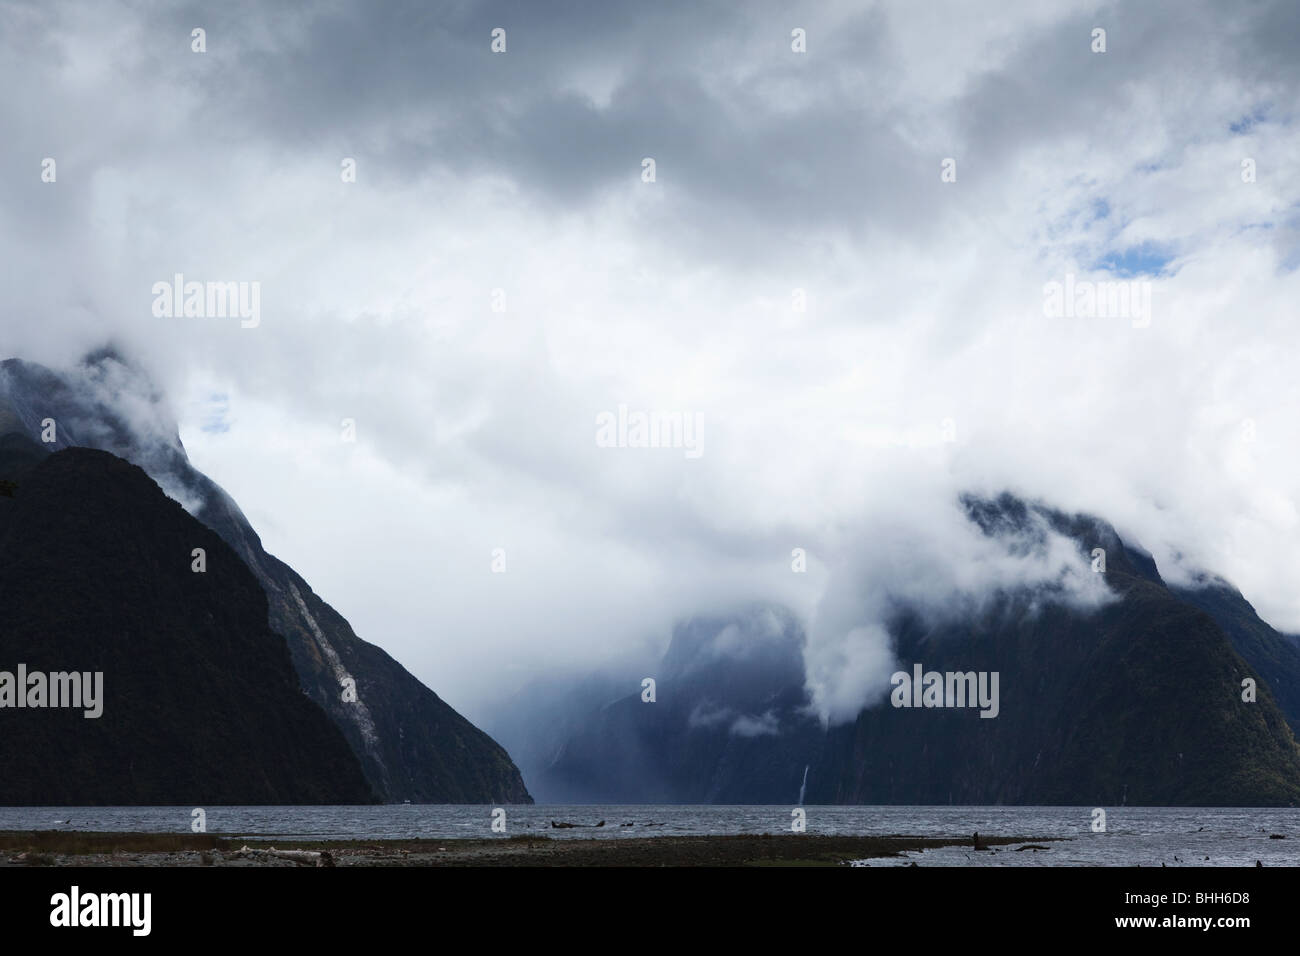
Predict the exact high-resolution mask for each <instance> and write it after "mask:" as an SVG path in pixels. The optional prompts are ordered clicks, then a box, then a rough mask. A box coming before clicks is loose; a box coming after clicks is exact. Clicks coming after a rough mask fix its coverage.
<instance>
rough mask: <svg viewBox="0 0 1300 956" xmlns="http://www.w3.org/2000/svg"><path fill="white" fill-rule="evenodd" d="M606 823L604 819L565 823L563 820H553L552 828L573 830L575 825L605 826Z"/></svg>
mask: <svg viewBox="0 0 1300 956" xmlns="http://www.w3.org/2000/svg"><path fill="white" fill-rule="evenodd" d="M604 825H605V821H604V820H601V821H600V822H599V823H565V822H563V821H556V820H552V821H551V828H552V829H554V830H572V829H573V828H574V827H603V826H604Z"/></svg>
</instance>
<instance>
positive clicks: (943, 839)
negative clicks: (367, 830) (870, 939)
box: [0, 830, 1061, 867]
mask: <svg viewBox="0 0 1300 956" xmlns="http://www.w3.org/2000/svg"><path fill="white" fill-rule="evenodd" d="M1060 839H1061V838H1060V837H1033V838H1029V837H1020V836H995V835H989V836H984V835H980V837H979V843H978V845H976V844H975V843H974V842H973V837H972V836H970V835H962V836H956V835H954V836H939V837H922V836H823V835H819V834H807V833H799V834H795V833H789V834H736V835H727V836H653V837H626V838H621V839H609V838H586V839H584V838H582V837H565V838H563V839H555V838H552V837H549V836H543V835H533V834H527V835H520V836H510V837H507V836H501V837H495V838H476V839H445V840H444V839H415V840H346V839H345V840H274V839H265V838H260V839H259V838H243V837H234V836H229V835H223V834H219V833H211V834H209V833H131V832H120V833H118V832H114V833H105V832H92V831H76V830H3V831H0V867H3V866H103V867H115V866H122V867H135V866H140V867H157V866H290V867H292V866H303V865H311V866H322V865H323V866H398V867H426V866H529V867H533V866H540V867H549V866H839V865H844V864H847V863H848V861H850V860H864V859H873V858H881V857H897V856H899V855H901V854H902V853H905V852H909V851H919V850H928V849H935V848H937V847H952V846H964V847H970V848H971V849H973V850H979V851H984V852H999V850H1000V848H1004V847H1012V846H1016V845H1020V844H1036V845H1042V844H1048V843H1053V842H1059V840H1060ZM273 849H274V850H275V851H278V852H279V853H284V852H286V851H288V853H290V854H293V855H294V856H295V857H296V859H295V858H290V857H289V856H278V855H272V854H271V853H270V852H268V851H270V850H273ZM246 851H247V852H246Z"/></svg>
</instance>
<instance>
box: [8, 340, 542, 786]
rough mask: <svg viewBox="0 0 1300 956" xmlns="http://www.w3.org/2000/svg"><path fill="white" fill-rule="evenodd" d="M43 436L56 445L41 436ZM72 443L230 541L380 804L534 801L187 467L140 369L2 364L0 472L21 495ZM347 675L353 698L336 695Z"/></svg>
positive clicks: (96, 363) (95, 363)
mask: <svg viewBox="0 0 1300 956" xmlns="http://www.w3.org/2000/svg"><path fill="white" fill-rule="evenodd" d="M47 423H48V424H47ZM49 424H52V425H53V429H52V432H51V429H50V428H49V427H48V426H49ZM47 436H48V437H52V439H53V440H52V441H50V442H48V443H47V442H45V441H43V439H44V438H46V437H47ZM71 447H89V448H98V449H101V450H104V451H108V452H111V453H113V454H115V455H118V456H119V457H121V458H124V459H126V460H128V461H130V462H132V463H134V464H137V465H139V466H140V467H142V468H143V469H144V470H145V471H147V472H148V473H149V475H150V476H151V477H152V478H154V479H155V480H156V481H157V482H158V484H159V485H160V486H161V487H162V488H163V490H164V491H165V492H166V493H167V494H168V495H170V496H171V497H172V498H174V499H176V500H177V501H179V502H181V503H182V504H184V505H185V506H186V507H187V508H188V509H189V511H190V513H191V514H193V515H194V516H195V517H196V518H197V519H198V520H199V521H200V522H202V524H204V525H206V526H207V527H208V528H210V529H212V530H213V531H215V532H216V533H217V534H218V535H219V536H220V537H221V539H222V540H224V541H225V543H226V544H228V545H229V546H230V547H231V548H233V550H234V551H235V553H236V554H237V555H238V556H239V557H240V559H241V560H242V561H243V562H244V563H245V564H246V565H247V566H248V569H249V570H251V572H252V573H253V575H254V576H255V578H256V579H257V581H258V582H259V583H260V585H261V587H262V588H263V590H264V591H265V593H266V598H267V601H268V604H269V624H270V627H271V629H272V630H273V631H274V632H275V633H277V634H279V635H280V636H281V637H282V638H283V639H284V640H285V641H286V642H287V645H288V649H289V654H290V658H291V660H292V662H293V666H294V669H295V671H296V672H297V675H298V679H299V681H300V683H301V685H302V687H303V690H304V691H305V692H306V693H307V695H308V696H309V697H310V698H311V699H312V700H313V701H315V703H316V704H317V705H318V706H320V707H321V708H322V709H323V710H324V711H325V713H326V714H327V715H328V716H329V717H330V718H331V719H332V720H333V722H334V723H335V725H337V726H338V728H339V729H340V730H341V731H342V733H343V735H344V737H345V738H346V740H347V742H348V744H349V746H350V747H351V749H352V752H353V753H354V754H355V755H356V757H357V759H358V760H359V762H360V764H361V768H362V770H363V772H364V773H365V776H366V779H367V780H368V781H369V783H370V786H371V788H372V789H373V790H374V792H375V793H376V794H378V795H379V797H380V798H381V799H382V800H384V801H387V802H400V801H403V800H410V801H411V802H413V803H479V802H485V803H486V802H498V803H529V802H531V800H532V798H531V797H530V796H529V794H528V791H527V789H526V788H525V787H524V783H523V779H522V778H521V777H520V775H519V771H518V770H517V769H516V768H515V766H514V764H513V763H512V762H511V760H510V757H509V755H508V754H507V753H506V752H505V750H504V749H502V748H501V747H500V746H499V745H498V744H497V743H496V742H495V741H494V740H492V739H491V738H490V737H488V736H487V735H486V734H484V733H483V732H482V731H480V730H479V729H478V728H476V727H475V726H474V725H473V724H471V723H470V722H469V721H467V720H466V719H465V718H464V717H462V716H461V715H460V714H458V713H457V712H456V711H455V710H454V709H452V708H451V707H450V706H448V705H447V704H446V703H445V702H444V701H443V700H442V699H441V698H440V697H438V695H437V694H435V693H434V692H433V691H431V690H429V689H428V688H427V687H425V686H424V685H423V684H421V683H420V682H419V681H418V680H417V679H416V678H415V677H414V676H412V675H411V674H410V673H409V672H408V671H407V670H406V669H405V668H403V667H402V666H401V664H399V663H398V662H397V661H395V660H393V658H392V657H391V656H390V655H388V654H387V653H386V652H384V651H383V650H382V649H380V648H378V647H376V646H374V645H373V644H369V643H367V642H365V641H363V640H361V639H360V638H358V637H357V636H356V634H355V633H354V632H353V630H352V628H351V626H349V624H348V622H347V621H346V620H345V619H344V618H343V617H342V616H341V615H339V614H338V613H337V612H336V611H335V610H334V609H333V608H332V607H330V606H329V605H328V604H326V603H325V601H323V600H322V599H321V598H320V597H319V596H317V595H316V593H315V592H314V591H312V589H311V587H310V586H309V585H308V584H307V583H306V582H305V581H304V580H303V579H302V577H301V576H300V575H298V574H297V573H296V572H294V570H293V569H292V568H290V567H289V566H288V565H286V564H285V563H284V562H282V561H280V560H278V559H277V558H275V557H273V556H272V555H270V554H268V553H267V552H266V550H265V549H264V548H263V547H262V543H261V540H260V539H259V537H258V535H257V533H256V532H255V531H254V530H253V528H252V526H251V525H250V524H249V522H248V520H247V518H245V517H244V515H243V513H242V512H241V511H240V509H239V507H238V505H236V504H235V502H234V500H233V499H231V497H230V496H229V495H228V494H226V492H225V491H224V490H222V489H221V488H220V487H219V486H218V485H217V484H216V483H215V482H213V481H211V480H210V479H209V478H208V477H207V476H205V475H203V474H202V473H201V472H199V471H198V470H197V469H195V468H194V467H193V466H192V465H191V464H190V462H189V459H188V457H187V455H186V453H185V449H184V447H183V446H182V444H181V441H180V437H179V434H178V433H177V430H176V426H175V424H174V422H173V421H172V420H171V418H170V415H169V414H168V413H167V412H166V410H165V407H164V405H163V402H162V398H161V396H160V395H159V394H158V393H157V391H156V390H155V389H153V387H152V386H151V385H150V384H149V382H148V380H147V378H146V377H145V376H143V375H142V374H141V373H140V372H139V371H138V370H136V369H134V368H133V367H131V366H130V365H129V364H127V363H126V362H125V361H124V360H123V359H122V358H121V356H119V355H118V354H117V353H116V352H115V351H113V350H112V349H103V350H101V351H99V352H96V353H94V354H93V355H91V356H89V357H88V358H87V359H86V360H85V361H84V363H83V364H82V365H81V366H80V367H79V368H78V369H77V370H75V371H73V372H70V373H59V372H55V371H52V370H50V369H48V368H45V367H43V366H40V365H36V364H34V363H30V362H22V361H19V360H16V359H10V360H7V361H4V362H0V456H3V457H0V479H7V480H10V481H13V482H15V483H16V484H18V485H19V491H18V494H19V495H21V494H22V493H23V492H22V487H21V486H22V484H23V482H24V480H25V475H26V474H27V473H28V472H30V470H31V469H32V468H33V467H34V466H35V465H36V463H38V462H39V461H40V460H41V459H42V458H43V457H44V456H46V455H48V454H49V453H50V452H51V451H54V450H57V449H62V448H71ZM4 500H7V499H5V498H3V496H0V501H4ZM348 679H351V680H353V681H355V685H356V700H355V701H345V700H344V687H345V684H344V682H345V681H346V680H348Z"/></svg>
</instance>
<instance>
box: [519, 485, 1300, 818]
mask: <svg viewBox="0 0 1300 956" xmlns="http://www.w3.org/2000/svg"><path fill="white" fill-rule="evenodd" d="M962 504H963V506H964V509H965V513H966V515H967V517H968V519H969V520H970V521H971V522H972V523H973V525H974V526H975V527H976V528H978V529H979V531H980V532H981V533H983V534H984V535H986V536H988V537H990V538H993V539H996V540H998V541H1000V542H1004V543H1005V545H1006V547H1007V548H1008V550H1009V551H1015V550H1019V551H1021V552H1024V551H1026V550H1034V549H1045V548H1046V547H1047V543H1048V536H1049V535H1057V536H1062V537H1064V539H1066V540H1067V541H1070V542H1073V545H1074V546H1075V547H1076V548H1077V549H1078V551H1079V564H1080V566H1081V567H1085V568H1086V567H1088V564H1087V563H1086V562H1087V561H1088V560H1089V558H1090V556H1091V555H1092V554H1093V551H1094V549H1095V548H1102V549H1103V550H1104V551H1105V552H1106V568H1105V571H1104V572H1103V573H1104V581H1105V584H1106V585H1107V588H1108V590H1109V591H1110V592H1111V594H1112V597H1113V600H1111V601H1109V602H1107V603H1104V604H1102V605H1101V606H1100V607H1098V608H1095V609H1091V610H1085V609H1081V608H1079V607H1077V606H1074V605H1072V604H1071V603H1070V602H1068V601H1066V600H1064V599H1063V596H1062V594H1061V593H1060V590H1059V588H1055V587H1042V586H1040V587H1035V588H1019V589H1008V590H1004V591H1000V592H998V593H995V594H993V595H991V596H989V597H988V598H987V599H986V600H985V601H984V602H983V603H982V604H980V605H978V606H975V607H973V608H971V609H970V610H968V611H967V612H966V613H965V614H963V615H961V616H960V617H958V618H954V617H953V616H952V615H947V616H943V617H939V618H938V619H937V620H936V616H935V615H933V614H928V613H926V612H925V609H923V608H917V607H912V606H909V605H908V604H906V603H905V602H900V603H897V604H896V605H895V609H894V611H893V613H892V616H891V619H890V620H889V621H888V622H887V623H888V631H889V634H890V636H891V638H892V641H893V649H894V654H895V657H896V659H897V661H898V666H899V668H900V670H903V671H904V672H907V673H911V671H912V668H913V666H914V665H915V664H918V663H919V664H922V665H923V668H924V671H926V672H929V671H936V672H940V673H945V672H957V673H966V672H971V671H974V672H989V673H991V672H997V673H998V675H999V695H998V696H999V708H998V712H997V716H996V717H995V718H984V717H981V716H980V712H979V709H978V708H952V707H936V708H908V707H894V706H891V704H890V700H889V697H888V695H889V693H890V690H891V688H890V687H887V686H882V687H881V689H880V698H881V701H880V703H878V704H876V705H873V706H869V707H866V708H864V709H862V710H861V711H860V712H859V714H858V715H857V718H856V719H855V720H853V721H851V722H849V723H847V724H842V725H839V726H832V727H829V728H823V727H822V726H821V725H820V723H818V722H814V721H811V720H810V719H809V718H807V717H806V716H805V715H806V714H807V708H806V704H807V701H806V699H805V698H804V696H803V685H804V671H803V666H802V659H801V657H800V656H799V655H798V654H797V653H796V650H797V648H799V647H801V646H802V635H801V634H800V632H799V629H798V626H797V624H796V623H795V622H794V620H793V618H792V617H790V616H789V615H786V614H782V612H780V610H779V609H772V608H769V609H765V610H763V611H762V612H755V611H754V610H753V609H749V610H745V611H742V612H740V613H738V614H736V615H733V616H730V617H720V618H712V619H699V620H696V621H692V622H688V623H687V624H685V625H683V626H681V627H679V628H678V629H676V630H675V631H674V634H673V638H672V644H671V646H670V649H669V651H668V654H667V655H666V656H665V658H664V661H663V663H662V665H661V669H662V673H663V675H664V676H665V677H666V678H667V679H663V680H660V681H659V683H658V694H659V701H660V703H657V704H654V705H650V704H645V703H642V702H641V701H640V698H639V697H638V696H636V695H633V694H629V695H627V696H626V697H624V698H622V699H621V700H618V701H615V702H613V703H611V704H609V705H608V706H606V707H604V708H602V709H601V710H600V711H598V712H593V713H589V714H588V716H587V717H586V718H585V720H583V721H581V722H580V723H581V724H582V726H583V728H584V729H583V730H582V731H580V732H578V733H575V734H573V735H571V736H570V737H569V739H568V740H567V741H566V742H565V743H564V744H563V745H562V746H561V747H559V748H558V749H557V751H556V756H555V757H554V759H553V760H552V761H551V764H550V765H549V767H548V768H547V769H546V771H545V775H544V776H543V778H542V779H543V780H544V781H545V785H546V787H547V788H548V791H555V792H563V793H565V794H567V796H568V798H569V799H572V800H574V801H575V802H586V801H588V800H602V799H613V798H614V797H617V798H618V799H620V800H623V801H625V802H630V803H637V802H643V801H645V802H648V801H651V800H655V799H663V800H668V801H672V802H728V803H783V802H784V803H792V802H793V801H795V800H796V799H797V794H798V790H799V784H800V783H801V782H802V776H801V774H800V772H799V771H800V769H801V768H803V767H805V766H807V767H808V771H807V777H806V794H805V796H804V799H805V800H806V802H808V803H810V804H836V803H850V804H913V805H932V804H948V803H958V804H1041V805H1085V806H1112V805H1120V804H1124V803H1128V804H1144V805H1181V806H1211V805H1238V806H1286V805H1293V804H1294V803H1296V802H1297V800H1300V748H1297V744H1296V740H1295V737H1294V734H1293V726H1294V719H1295V716H1294V715H1295V713H1296V710H1295V708H1296V704H1297V692H1298V691H1300V680H1298V679H1297V678H1298V677H1300V653H1298V652H1297V649H1296V644H1295V642H1294V641H1293V640H1292V639H1290V638H1287V637H1284V636H1282V635H1279V634H1278V633H1277V632H1276V631H1274V630H1273V629H1272V628H1269V627H1268V626H1267V625H1266V624H1264V623H1263V622H1262V621H1260V620H1259V619H1258V617H1257V616H1256V615H1255V614H1254V611H1253V609H1250V606H1249V605H1248V604H1246V603H1245V601H1244V599H1242V598H1241V596H1240V595H1239V594H1237V592H1235V591H1233V590H1232V589H1231V588H1228V587H1227V586H1226V585H1223V584H1222V583H1221V582H1220V583H1218V584H1216V586H1214V587H1211V588H1192V589H1187V588H1171V587H1170V586H1168V585H1167V584H1166V582H1165V581H1164V580H1163V579H1162V577H1161V575H1160V573H1159V570H1158V568H1157V567H1156V564H1155V562H1154V560H1152V558H1151V556H1150V555H1149V554H1147V553H1146V552H1145V551H1143V550H1142V549H1141V548H1140V547H1137V546H1135V545H1132V544H1130V543H1128V542H1126V541H1124V540H1123V539H1122V538H1121V537H1120V535H1119V534H1118V533H1117V532H1116V531H1115V529H1114V528H1113V527H1112V526H1111V525H1109V524H1107V523H1106V522H1105V521H1102V520H1100V519H1098V518H1096V517H1092V516H1087V515H1067V514H1064V513H1062V512H1060V511H1057V510H1054V509H1052V508H1050V507H1047V506H1045V505H1042V504H1036V503H1029V502H1025V501H1023V500H1021V499H1018V498H1016V497H1014V496H1011V495H1002V496H1000V497H997V498H992V499H990V498H981V497H975V496H968V497H966V498H964V499H963V500H962ZM768 614H771V615H772V616H773V617H772V619H773V620H777V621H780V622H781V624H780V625H779V627H772V626H765V625H764V624H763V623H762V622H763V620H764V619H765V616H766V615H768ZM774 633H780V634H781V635H783V637H782V638H781V640H779V641H776V642H773V641H772V635H773V634H774ZM760 635H761V636H760ZM724 649H725V653H724ZM756 649H757V650H756ZM746 654H749V657H748V658H746V657H745V655H746ZM1247 677H1252V678H1254V679H1255V680H1256V681H1257V685H1258V687H1257V694H1258V696H1257V699H1256V700H1255V701H1253V702H1247V701H1245V700H1243V696H1242V681H1243V679H1245V678H1247ZM1288 716H1290V717H1291V720H1292V721H1293V723H1292V725H1290V726H1289V725H1288V722H1287V718H1288ZM742 717H743V718H744V719H742Z"/></svg>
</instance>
